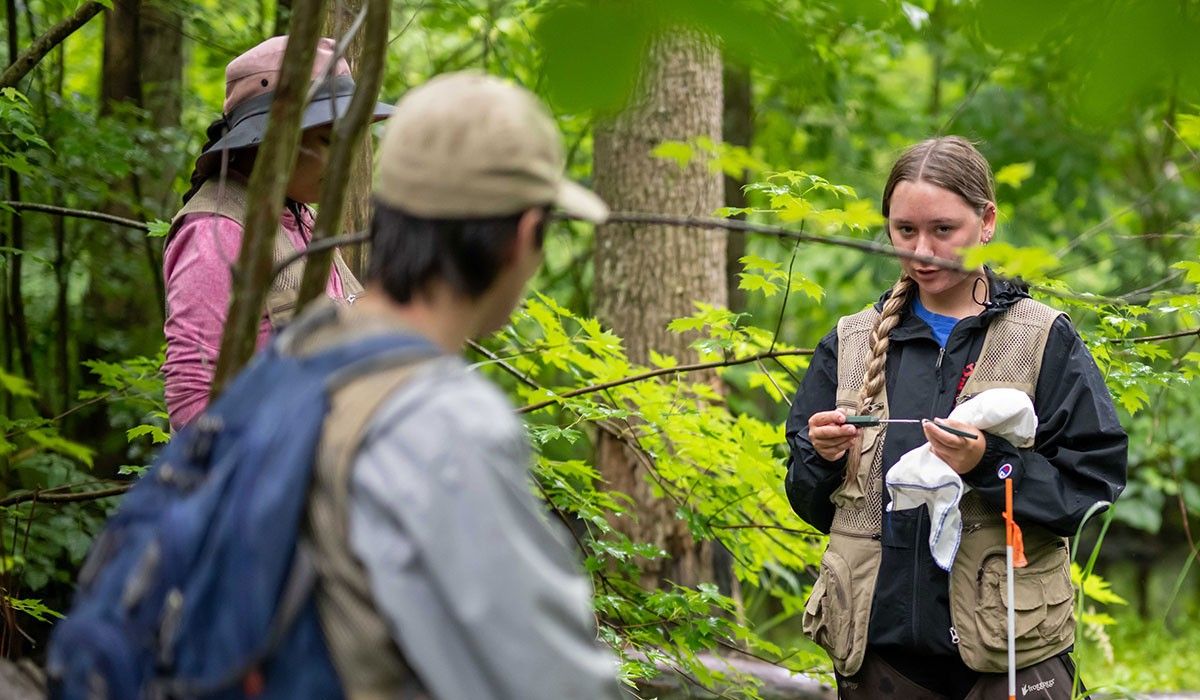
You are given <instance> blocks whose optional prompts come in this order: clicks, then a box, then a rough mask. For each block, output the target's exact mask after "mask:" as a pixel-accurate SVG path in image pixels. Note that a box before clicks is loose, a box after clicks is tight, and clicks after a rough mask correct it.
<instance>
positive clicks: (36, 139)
mask: <svg viewBox="0 0 1200 700" xmlns="http://www.w3.org/2000/svg"><path fill="white" fill-rule="evenodd" d="M49 148H50V145H49V144H47V143H46V140H45V139H43V138H42V137H41V135H40V134H39V133H38V129H37V126H36V125H35V123H34V119H33V110H32V105H30V103H29V99H28V98H27V97H25V95H23V94H21V93H20V92H18V91H17V90H15V89H14V88H0V167H3V168H7V169H9V170H13V171H15V172H17V173H20V174H21V175H25V176H30V175H35V174H36V173H37V171H36V170H35V169H34V166H33V164H32V163H31V162H30V161H29V158H28V157H27V154H28V153H29V152H30V151H31V150H32V149H45V150H49Z"/></svg>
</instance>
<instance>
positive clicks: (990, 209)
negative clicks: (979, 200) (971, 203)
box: [981, 202, 996, 243]
mask: <svg viewBox="0 0 1200 700" xmlns="http://www.w3.org/2000/svg"><path fill="white" fill-rule="evenodd" d="M995 232H996V203H995V202H988V203H987V205H986V206H985V207H984V209H983V235H982V236H981V240H982V241H983V242H984V243H987V242H988V241H990V240H992V235H993V234H994V233H995Z"/></svg>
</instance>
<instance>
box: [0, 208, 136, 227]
mask: <svg viewBox="0 0 1200 700" xmlns="http://www.w3.org/2000/svg"><path fill="white" fill-rule="evenodd" d="M3 207H12V208H13V209H16V210H17V211H33V212H39V213H42V214H54V215H55V216H65V217H69V218H74V219H90V220H92V221H100V222H103V223H106V224H116V225H117V226H124V227H125V228H132V229H138V230H140V231H149V230H150V224H148V223H146V222H145V221H138V220H136V219H126V218H124V217H122V216H113V215H112V214H105V213H104V212H99V211H88V210H85V209H68V208H67V207H57V206H54V205H52V204H40V203H38V202H12V201H0V208H3Z"/></svg>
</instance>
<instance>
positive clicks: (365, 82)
mask: <svg viewBox="0 0 1200 700" xmlns="http://www.w3.org/2000/svg"><path fill="white" fill-rule="evenodd" d="M364 1H365V4H366V6H367V14H366V20H367V21H366V26H365V28H364V30H363V33H362V34H363V39H364V41H363V46H362V48H361V49H360V54H361V55H362V58H363V61H362V69H363V70H362V74H361V75H360V76H359V81H358V84H357V85H356V86H355V90H354V97H353V98H351V100H350V106H349V107H347V108H346V113H345V114H343V115H341V117H340V118H339V119H338V121H337V123H336V124H335V125H334V127H333V142H332V144H331V146H330V150H329V162H328V164H327V165H326V167H325V179H324V186H323V187H322V188H321V201H320V202H319V206H318V207H317V222H316V226H315V227H314V230H313V237H312V242H313V243H316V242H317V241H318V240H321V239H325V238H332V237H333V236H336V235H337V234H338V231H339V229H340V228H341V227H342V225H343V222H344V221H345V214H346V213H347V209H348V207H349V205H351V204H352V201H351V195H352V194H355V193H352V192H351V191H350V186H349V183H352V182H353V180H354V176H355V174H354V172H353V170H354V168H355V166H356V165H362V156H363V155H364V154H365V155H366V156H367V163H366V164H367V168H368V171H367V177H370V165H371V161H370V156H371V154H370V151H368V150H367V149H365V148H363V140H364V138H369V137H370V132H368V131H367V128H368V126H369V121H370V119H371V115H372V114H373V113H374V111H375V100H376V98H377V97H378V96H379V87H380V85H382V84H383V68H384V60H385V58H386V56H387V41H388V26H389V24H390V19H391V5H390V0H364ZM358 174H359V175H361V172H360V173H358ZM348 181H349V182H348ZM369 184H370V183H369V181H363V182H360V183H359V185H360V188H359V189H360V190H361V191H360V192H358V193H356V194H358V196H360V197H363V198H365V197H366V196H367V195H368V194H369V190H368V189H366V188H367V187H369ZM359 203H360V204H361V203H362V202H359ZM332 258H333V253H332V251H322V252H319V253H314V254H313V255H311V256H310V257H309V259H308V262H307V263H306V264H305V266H304V278H303V280H302V282H301V284H300V298H299V304H300V305H301V306H302V307H303V306H305V305H307V304H308V303H309V302H310V301H312V300H313V299H315V298H317V297H318V296H320V294H321V292H322V291H323V290H324V289H325V282H326V280H327V279H329V263H330V261H331V260H332Z"/></svg>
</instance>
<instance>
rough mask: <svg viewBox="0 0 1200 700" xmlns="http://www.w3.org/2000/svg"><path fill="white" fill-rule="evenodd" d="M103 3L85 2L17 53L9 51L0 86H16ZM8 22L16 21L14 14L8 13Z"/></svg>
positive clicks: (91, 16)
mask: <svg viewBox="0 0 1200 700" xmlns="http://www.w3.org/2000/svg"><path fill="white" fill-rule="evenodd" d="M103 9H104V5H101V4H100V3H98V2H85V3H84V4H82V5H80V6H79V9H77V10H75V13H74V14H72V15H71V16H70V17H67V18H66V19H64V20H63V21H61V22H59V23H58V24H56V25H54V26H53V27H51V28H50V29H49V30H48V31H47V32H46V33H45V34H43V35H41V36H40V37H38V38H37V39H34V40H33V43H32V44H30V46H29V48H28V49H26V50H25V51H23V52H21V53H20V54H18V53H17V52H16V49H15V48H11V49H10V51H9V54H8V56H9V65H8V67H7V68H5V69H4V72H3V73H0V87H16V86H17V83H19V82H20V81H21V79H22V78H24V77H25V76H26V75H27V74H28V73H29V71H31V70H33V68H34V66H36V65H37V64H38V62H39V61H41V60H42V59H43V58H45V56H46V54H48V53H50V51H51V50H52V49H53V48H54V47H55V46H58V45H59V44H61V43H62V42H63V40H64V39H66V38H67V37H69V36H71V34H72V33H74V32H75V30H76V29H79V28H80V27H82V26H83V25H85V24H87V23H88V20H90V19H91V18H93V17H95V16H96V15H98V14H100V11H101V10H103ZM8 17H9V18H10V20H9V22H10V23H15V22H16V14H12V13H10V14H8Z"/></svg>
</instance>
